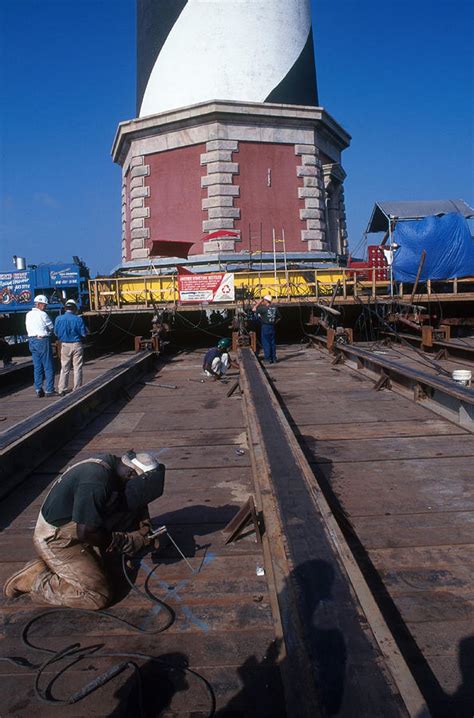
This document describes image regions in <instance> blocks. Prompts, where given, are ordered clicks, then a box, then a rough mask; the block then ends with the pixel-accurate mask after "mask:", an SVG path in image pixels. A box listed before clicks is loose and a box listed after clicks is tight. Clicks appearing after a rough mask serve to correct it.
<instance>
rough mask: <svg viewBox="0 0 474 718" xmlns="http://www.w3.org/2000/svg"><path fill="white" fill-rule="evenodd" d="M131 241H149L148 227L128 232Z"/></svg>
mask: <svg viewBox="0 0 474 718" xmlns="http://www.w3.org/2000/svg"><path fill="white" fill-rule="evenodd" d="M130 236H131V238H132V239H149V237H150V230H149V228H148V227H142V228H141V229H132V231H131V232H130Z"/></svg>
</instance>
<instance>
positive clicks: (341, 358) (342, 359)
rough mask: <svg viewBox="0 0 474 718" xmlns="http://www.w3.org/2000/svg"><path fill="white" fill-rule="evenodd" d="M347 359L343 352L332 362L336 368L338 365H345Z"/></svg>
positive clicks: (338, 353)
mask: <svg viewBox="0 0 474 718" xmlns="http://www.w3.org/2000/svg"><path fill="white" fill-rule="evenodd" d="M345 360H346V358H345V356H344V354H343V353H342V352H337V354H336V356H335V357H334V359H333V360H332V362H331V365H332V366H335V365H336V364H344V362H345Z"/></svg>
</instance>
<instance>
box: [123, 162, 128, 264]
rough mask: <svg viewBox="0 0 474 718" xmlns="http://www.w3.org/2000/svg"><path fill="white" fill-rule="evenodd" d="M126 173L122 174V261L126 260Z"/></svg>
mask: <svg viewBox="0 0 474 718" xmlns="http://www.w3.org/2000/svg"><path fill="white" fill-rule="evenodd" d="M127 202H128V197H127V175H126V173H125V172H124V173H123V174H122V262H126V261H127Z"/></svg>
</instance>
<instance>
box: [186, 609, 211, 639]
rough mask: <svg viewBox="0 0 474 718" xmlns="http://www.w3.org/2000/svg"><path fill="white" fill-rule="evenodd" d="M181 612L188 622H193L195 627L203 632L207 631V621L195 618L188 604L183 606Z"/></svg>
mask: <svg viewBox="0 0 474 718" xmlns="http://www.w3.org/2000/svg"><path fill="white" fill-rule="evenodd" d="M183 613H184V615H185V616H186V619H187V622H188V623H193V624H194V625H195V626H196V627H197V628H199V629H200V630H201V631H204V632H205V633H208V632H209V626H208V625H207V623H206V622H205V621H201V619H200V618H197V616H195V615H194V613H193V612H192V611H191V609H190V608H189V607H188V606H183Z"/></svg>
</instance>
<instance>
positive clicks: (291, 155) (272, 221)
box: [234, 142, 306, 252]
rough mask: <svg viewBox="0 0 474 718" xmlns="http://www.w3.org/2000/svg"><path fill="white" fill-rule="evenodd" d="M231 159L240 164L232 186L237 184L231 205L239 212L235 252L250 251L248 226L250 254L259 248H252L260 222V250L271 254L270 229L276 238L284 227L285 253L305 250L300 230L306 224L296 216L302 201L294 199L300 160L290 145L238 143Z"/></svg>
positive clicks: (280, 249)
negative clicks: (236, 196)
mask: <svg viewBox="0 0 474 718" xmlns="http://www.w3.org/2000/svg"><path fill="white" fill-rule="evenodd" d="M234 156H235V158H236V159H237V161H238V162H239V165H240V172H239V175H238V176H236V177H235V178H234V183H235V184H239V185H240V197H238V198H236V201H235V202H234V205H235V206H237V207H240V209H241V213H240V219H239V220H237V221H236V222H235V229H236V230H238V229H240V230H241V233H242V243H238V244H237V245H236V249H237V251H240V250H241V249H250V247H249V223H250V225H251V230H252V247H251V249H252V251H253V252H254V251H257V250H259V249H260V247H259V246H256V245H257V244H258V243H257V240H256V236H257V235H258V234H259V231H260V223H262V234H263V250H264V251H272V228H273V227H274V228H275V232H276V235H277V237H279V236H280V235H281V229H282V227H283V228H284V230H285V239H286V251H287V252H294V251H303V250H305V249H306V244H305V243H303V242H302V241H301V230H303V229H306V223H305V222H304V221H302V220H300V217H299V210H300V209H303V208H304V202H303V201H302V200H299V199H298V187H302V186H303V181H302V179H299V178H298V177H297V176H296V168H297V166H299V165H300V164H301V157H298V156H296V155H295V147H294V145H282V144H269V143H257V142H240V143H239V152H238V154H235V155H234ZM277 251H282V246H281V245H277Z"/></svg>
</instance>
